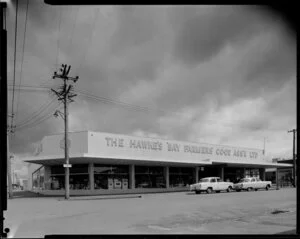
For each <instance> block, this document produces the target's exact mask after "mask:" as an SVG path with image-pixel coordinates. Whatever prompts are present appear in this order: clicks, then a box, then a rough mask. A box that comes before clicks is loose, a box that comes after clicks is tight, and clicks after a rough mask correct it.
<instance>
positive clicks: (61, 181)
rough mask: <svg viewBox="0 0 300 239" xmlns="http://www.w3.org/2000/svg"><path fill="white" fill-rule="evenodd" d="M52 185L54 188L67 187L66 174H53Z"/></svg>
mask: <svg viewBox="0 0 300 239" xmlns="http://www.w3.org/2000/svg"><path fill="white" fill-rule="evenodd" d="M50 178H51V186H50V188H51V189H52V190H59V189H65V176H64V175H56V176H51V177H50Z"/></svg>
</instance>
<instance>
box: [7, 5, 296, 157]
mask: <svg viewBox="0 0 300 239" xmlns="http://www.w3.org/2000/svg"><path fill="white" fill-rule="evenodd" d="M25 13H26V1H20V3H19V9H18V25H17V31H18V34H17V48H16V49H17V51H16V73H15V84H16V91H15V102H14V113H15V118H14V124H15V125H16V127H17V128H16V131H15V133H14V134H13V135H12V137H11V142H10V143H11V145H10V149H11V151H12V152H13V153H14V154H15V155H17V156H16V157H19V158H21V157H22V155H28V154H32V153H33V152H34V150H35V147H36V144H37V142H39V141H40V140H41V139H42V138H43V137H44V136H46V135H49V134H56V133H60V132H63V120H62V119H60V118H55V117H51V115H52V114H53V113H54V111H55V110H56V109H60V108H61V106H57V105H58V103H57V101H56V100H55V97H54V96H53V95H51V94H50V93H49V89H50V88H51V87H52V88H55V87H57V86H59V83H61V82H60V80H59V79H55V80H53V79H52V76H53V72H54V71H55V70H56V69H58V68H59V65H60V64H63V63H65V64H68V65H71V66H72V68H71V72H70V75H71V76H76V75H78V76H79V81H78V82H77V83H76V84H75V85H74V86H75V91H76V92H77V93H78V94H79V93H81V95H78V96H77V97H76V99H75V102H74V103H72V104H71V105H70V131H82V130H94V131H104V132H111V133H121V134H128V135H139V136H150V137H157V138H167V139H174V140H182V141H192V142H206V143H213V144H214V143H215V144H224V145H232V146H241V147H251V148H258V149H263V145H264V138H266V152H267V154H268V156H269V157H275V156H279V155H288V156H291V155H292V134H288V133H287V130H289V129H293V128H295V127H296V41H295V38H294V37H293V35H291V34H290V32H289V30H288V28H287V25H286V24H285V23H284V22H283V21H282V20H281V19H280V17H279V16H277V15H273V14H271V13H270V12H267V11H265V10H263V9H260V8H259V7H251V8H249V7H248V8H246V7H241V6H240V7H239V6H88V7H87V6H51V5H45V4H44V3H43V2H42V1H32V0H30V1H29V6H28V15H27V24H26V34H25V44H24V32H25V22H26V21H25V18H26V15H25ZM15 14H16V11H15V5H14V2H13V1H11V3H10V4H9V8H8V10H7V30H8V80H9V85H13V79H14V74H13V69H14V37H15V35H14V30H15ZM23 45H24V55H23ZM19 84H20V85H21V86H22V85H23V86H24V87H21V90H20V91H19V90H18V89H19V88H18V86H19ZM41 86H43V87H47V88H46V89H43V88H42V89H41V88H37V87H41ZM10 88H12V87H10ZM91 95H93V96H91ZM11 110H12V91H11V90H10V91H9V113H11ZM49 117H50V118H49ZM45 119H46V120H45Z"/></svg>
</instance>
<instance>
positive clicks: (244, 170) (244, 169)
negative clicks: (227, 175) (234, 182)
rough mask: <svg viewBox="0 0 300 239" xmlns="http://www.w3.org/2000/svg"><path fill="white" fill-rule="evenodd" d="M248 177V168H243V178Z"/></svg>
mask: <svg viewBox="0 0 300 239" xmlns="http://www.w3.org/2000/svg"><path fill="white" fill-rule="evenodd" d="M245 177H246V168H243V178H245Z"/></svg>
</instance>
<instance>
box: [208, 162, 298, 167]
mask: <svg viewBox="0 0 300 239" xmlns="http://www.w3.org/2000/svg"><path fill="white" fill-rule="evenodd" d="M212 164H213V165H223V166H226V167H245V168H287V167H293V165H292V164H284V163H269V162H264V161H259V162H224V161H219V162H217V161H213V162H212Z"/></svg>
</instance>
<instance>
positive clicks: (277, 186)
mask: <svg viewBox="0 0 300 239" xmlns="http://www.w3.org/2000/svg"><path fill="white" fill-rule="evenodd" d="M276 190H279V180H278V168H276Z"/></svg>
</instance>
